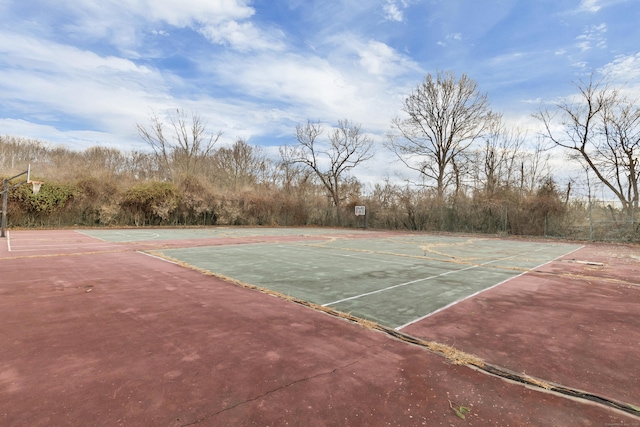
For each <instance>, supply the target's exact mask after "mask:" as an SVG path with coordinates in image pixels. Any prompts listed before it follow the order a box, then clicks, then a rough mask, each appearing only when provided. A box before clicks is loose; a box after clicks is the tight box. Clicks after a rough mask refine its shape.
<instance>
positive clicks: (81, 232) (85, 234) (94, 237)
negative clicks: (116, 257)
mask: <svg viewBox="0 0 640 427" xmlns="http://www.w3.org/2000/svg"><path fill="white" fill-rule="evenodd" d="M74 231H75V232H76V233H79V234H82V235H83V236H87V237H91V238H92V239H96V240H100V241H101V242H105V243H111V242H108V241H106V240H104V239H101V238H100V237H96V236H92V235H90V234H87V233H85V232H84V231H80V230H74Z"/></svg>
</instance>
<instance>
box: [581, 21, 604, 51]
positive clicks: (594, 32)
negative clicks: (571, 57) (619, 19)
mask: <svg viewBox="0 0 640 427" xmlns="http://www.w3.org/2000/svg"><path fill="white" fill-rule="evenodd" d="M606 32H607V24H604V23H603V24H599V25H591V26H589V27H587V28H586V29H585V30H584V32H583V33H582V34H580V35H579V36H578V37H576V40H577V41H578V43H577V46H578V48H579V49H580V50H581V51H582V52H585V51H587V50H590V49H591V48H593V46H594V45H595V47H597V48H599V49H604V48H606V47H607V40H606V38H605V36H604V34H605V33H606Z"/></svg>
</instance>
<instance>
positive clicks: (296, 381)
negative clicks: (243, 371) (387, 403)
mask: <svg viewBox="0 0 640 427" xmlns="http://www.w3.org/2000/svg"><path fill="white" fill-rule="evenodd" d="M380 345H381V344H376V345H374V346H369V347H367V351H370V350H371V349H373V348H375V347H379V346H380ZM365 357H367V356H366V355H364V356H362V357H359V358H358V359H356V360H354V361H353V362H350V363H347V364H344V365H342V366H337V367H336V368H334V369H332V370H331V371H327V372H321V373H318V374H316V375H312V376H310V377H305V378H300V379H298V380H295V381H292V382H290V383H288V384H284V385H282V386H280V387H276V388H274V389H273V390H269V391H266V392H264V393H262V394H260V395H258V396H256V397H253V398H251V399H247V400H244V401H242V402H238V403H236V404H235V405H232V406H229V407H227V408H224V409H222V410H220V411H218V412H215V413H213V414H210V415H207V416H205V417H202V418H199V419H197V420H195V421H193V422H190V423H187V424H181V425H180V427H188V426H193V425H196V424H200V423H201V422H203V421H206V420H208V419H210V418H212V417H215V416H217V415H220V414H222V413H223V412H226V411H230V410H232V409H235V408H237V407H238V406H241V405H244V404H245V403H249V402H254V401H256V400H258V399H261V398H263V397H265V396H268V395H270V394H273V393H276V392H278V391H280V390H283V389H286V388H288V387H291V386H293V385H296V384H299V383H302V382H305V381H310V380H313V379H315V378H319V377H322V376H325V375H333V374H334V373H336V372H337V371H339V370H341V369H346V368H349V367H350V366H353V365H356V364H358V363H360V361H361V360H362V359H364V358H365Z"/></svg>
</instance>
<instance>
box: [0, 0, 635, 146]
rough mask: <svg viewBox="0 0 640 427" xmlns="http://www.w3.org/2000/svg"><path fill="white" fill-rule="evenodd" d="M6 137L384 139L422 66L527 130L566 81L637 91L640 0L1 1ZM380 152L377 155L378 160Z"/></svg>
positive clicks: (71, 140) (1, 125)
mask: <svg viewBox="0 0 640 427" xmlns="http://www.w3.org/2000/svg"><path fill="white" fill-rule="evenodd" d="M0 20H1V21H2V23H1V25H0V134H2V135H15V136H22V137H27V138H35V139H41V140H44V141H48V142H51V143H53V144H63V145H65V146H67V147H69V148H72V149H83V148H85V147H89V146H93V145H104V146H111V147H116V148H119V149H123V150H129V149H144V148H145V146H144V145H143V143H142V141H141V140H140V138H139V137H138V136H137V134H136V130H135V127H136V124H137V123H141V124H145V123H147V120H148V117H149V115H150V114H151V113H152V112H155V113H156V114H158V116H160V117H163V116H164V115H165V114H166V113H167V112H168V111H172V110H175V109H176V108H181V109H184V110H185V111H189V112H195V113H197V114H198V115H200V116H201V117H203V118H204V119H206V120H207V122H208V127H209V129H210V130H211V131H212V132H217V131H219V130H221V131H223V133H224V137H223V138H224V141H223V142H222V143H231V142H232V141H233V140H235V139H236V138H238V137H241V138H245V139H246V140H247V141H248V142H249V143H251V144H255V145H260V146H264V147H266V149H268V150H269V149H271V150H272V151H273V150H274V148H275V147H277V146H279V145H283V144H291V143H293V142H295V140H294V134H295V133H294V132H295V126H296V124H298V123H303V122H306V121H307V119H310V120H313V121H316V120H320V121H322V122H326V123H329V124H336V123H337V121H338V120H339V119H349V120H352V121H353V122H355V123H360V124H361V125H362V128H363V130H365V131H366V132H367V133H369V134H370V135H371V137H372V138H373V139H374V140H376V141H377V142H382V141H383V140H384V137H385V134H386V133H387V132H388V131H389V129H390V122H391V120H392V119H393V118H394V117H396V116H398V115H399V111H400V107H401V103H402V100H403V98H404V97H405V96H407V95H408V94H409V93H410V91H411V89H413V88H414V87H415V86H416V85H417V84H418V83H420V82H421V81H422V80H423V79H424V77H425V75H426V74H427V73H435V72H436V71H437V70H452V71H454V72H455V73H457V74H458V75H460V74H462V73H466V74H467V75H468V76H469V77H470V78H472V79H474V80H475V81H476V82H477V83H478V84H479V89H480V90H481V91H483V92H487V94H488V97H489V101H490V103H491V106H492V108H493V109H494V110H495V111H497V112H501V113H503V114H504V116H505V119H506V120H507V121H508V122H509V123H511V124H512V125H514V126H519V127H522V128H526V129H529V128H532V127H535V126H536V123H535V122H534V120H533V119H531V117H530V114H531V113H532V112H534V111H535V110H536V109H538V108H539V106H540V105H544V104H545V103H550V102H553V101H554V100H556V99H558V98H559V97H563V96H569V95H570V94H571V93H572V91H573V90H574V88H573V86H572V84H571V82H572V81H576V80H577V79H579V78H581V77H588V75H589V74H590V73H592V72H596V73H605V72H606V73H610V74H612V76H613V77H614V78H615V80H616V81H618V82H624V83H625V84H626V85H627V87H628V88H629V90H632V91H635V93H638V94H640V91H639V90H638V87H639V86H640V25H638V23H639V22H640V1H638V0H358V1H355V0H306V1H305V0H254V1H251V0H58V1H55V2H54V1H51V0H19V1H17V0H0ZM385 155H386V156H388V154H379V156H385Z"/></svg>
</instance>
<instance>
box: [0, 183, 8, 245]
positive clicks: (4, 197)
mask: <svg viewBox="0 0 640 427" xmlns="http://www.w3.org/2000/svg"><path fill="white" fill-rule="evenodd" d="M8 195H9V181H7V180H6V179H5V180H4V185H3V191H2V232H1V233H0V237H5V231H6V229H7V197H8Z"/></svg>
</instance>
